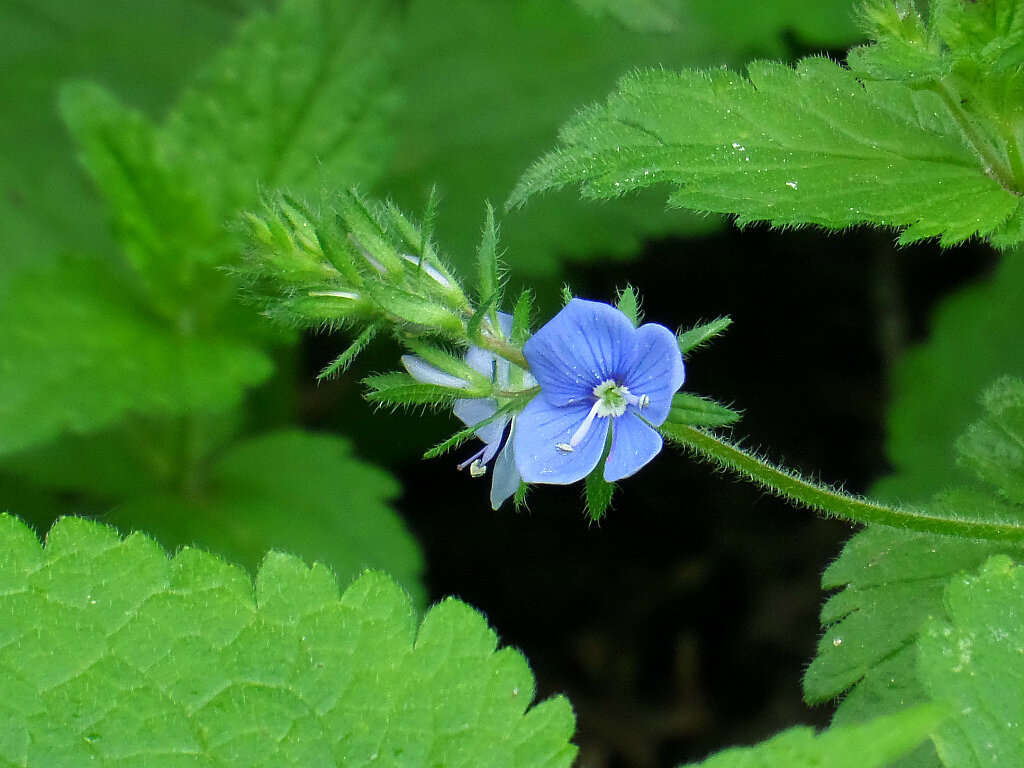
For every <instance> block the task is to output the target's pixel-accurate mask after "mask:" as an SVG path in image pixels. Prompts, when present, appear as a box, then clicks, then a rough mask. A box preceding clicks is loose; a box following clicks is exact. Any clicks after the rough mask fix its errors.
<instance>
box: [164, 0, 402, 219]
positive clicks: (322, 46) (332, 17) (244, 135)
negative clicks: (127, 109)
mask: <svg viewBox="0 0 1024 768" xmlns="http://www.w3.org/2000/svg"><path fill="white" fill-rule="evenodd" d="M384 9H385V3H383V2H379V1H378V0H368V1H364V2H356V0H336V1H334V2H321V0H284V1H283V2H281V3H280V4H278V5H277V7H276V8H275V9H274V10H273V11H272V12H269V13H267V12H258V13H256V14H254V15H253V16H252V17H250V18H249V19H248V20H247V21H246V23H245V24H244V25H242V27H241V28H240V30H239V31H238V34H237V35H236V37H235V39H234V40H233V42H232V43H231V44H230V45H229V46H228V47H226V48H225V49H224V50H223V51H222V52H221V53H220V55H219V56H218V57H217V58H216V59H215V60H214V61H213V62H212V63H211V64H210V65H208V66H207V67H206V68H204V69H203V70H202V71H201V72H200V73H199V75H198V76H197V77H196V78H195V79H194V81H193V83H192V85H191V86H190V87H189V88H188V89H186V90H185V92H184V93H183V94H182V96H181V99H180V100H179V102H178V104H177V106H176V107H175V108H174V109H173V110H172V111H171V113H170V115H169V116H168V119H167V130H168V133H169V137H170V139H171V140H172V141H174V142H176V144H177V146H178V147H179V148H180V151H181V152H182V153H183V154H184V155H187V156H191V157H192V158H193V160H194V162H195V163H196V164H197V165H198V166H199V167H200V168H202V170H204V171H205V172H206V174H208V186H209V188H210V189H214V190H217V191H218V193H219V194H218V200H219V202H220V205H219V206H218V210H219V211H220V212H221V213H222V215H224V216H228V215H229V214H231V213H233V212H234V210H235V209H236V208H238V207H241V206H245V205H249V204H251V202H250V201H253V200H254V199H255V197H256V194H257V191H258V189H259V187H260V185H264V186H267V187H270V188H276V187H291V188H297V189H308V190H310V191H319V188H320V187H321V186H322V185H329V186H331V187H341V186H345V185H347V184H352V183H355V182H356V181H359V182H362V183H368V182H370V181H372V180H373V179H374V178H375V177H376V176H377V174H378V173H379V171H380V166H381V163H382V161H383V155H384V153H385V151H386V148H387V141H386V137H387V131H386V130H385V125H386V117H387V114H388V111H389V109H390V102H391V101H392V98H391V94H390V85H389V81H390V67H389V64H388V61H389V56H388V54H389V52H390V49H391V47H392V45H393V38H392V35H393V29H392V22H391V17H390V16H389V15H388V14H386V13H385V12H384Z"/></svg>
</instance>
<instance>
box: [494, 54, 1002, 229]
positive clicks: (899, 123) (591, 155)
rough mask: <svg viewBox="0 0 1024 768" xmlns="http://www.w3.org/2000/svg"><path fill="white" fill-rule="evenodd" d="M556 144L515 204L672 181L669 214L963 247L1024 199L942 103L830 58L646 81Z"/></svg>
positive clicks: (625, 89)
mask: <svg viewBox="0 0 1024 768" xmlns="http://www.w3.org/2000/svg"><path fill="white" fill-rule="evenodd" d="M560 138H561V145H562V146H561V148H560V149H558V150H556V151H555V152H553V153H551V154H549V155H547V156H546V157H544V158H542V159H541V160H539V161H538V162H537V163H536V164H535V165H534V166H533V167H532V168H531V169H530V170H529V171H528V172H527V174H526V175H525V176H524V177H523V178H522V179H521V181H520V182H519V185H518V186H517V187H516V189H515V191H514V192H513V193H512V197H511V199H510V203H512V204H513V205H518V204H521V203H522V202H523V201H525V200H526V198H527V197H530V196H531V195H535V194H537V193H538V192H542V191H544V190H547V189H551V188H554V187H560V186H563V185H566V184H573V183H579V184H581V185H582V192H583V194H584V195H585V196H587V197H593V198H611V197H617V196H619V195H621V194H623V193H625V192H629V191H632V190H635V189H640V188H643V187H648V186H651V185H653V184H656V183H660V182H667V183H670V184H672V185H673V187H674V191H673V192H672V194H671V196H670V197H669V203H670V204H671V205H675V206H681V207H686V208H692V209H694V210H697V211H708V212H719V213H732V214H735V215H736V216H737V219H738V221H739V223H740V224H743V223H746V222H751V221H768V222H771V223H773V224H776V225H780V226H782V225H796V224H817V225H821V226H826V227H832V228H842V227H847V226H850V225H853V224H858V223H870V224H876V225H882V226H889V227H900V228H905V229H904V231H903V233H902V235H901V241H902V242H912V241H914V240H919V239H923V238H927V237H935V236H941V238H942V241H943V242H944V243H955V242H959V241H961V240H964V239H966V238H969V237H971V236H972V235H974V234H979V233H980V234H987V233H989V232H992V231H993V230H994V229H995V228H996V227H998V226H999V225H1000V224H1001V223H1002V222H1003V221H1004V220H1006V219H1007V217H1008V216H1009V215H1010V214H1011V213H1012V212H1013V211H1014V210H1015V208H1016V207H1017V203H1018V199H1019V198H1018V196H1017V195H1016V194H1013V193H1011V192H1009V191H1007V190H1006V189H1004V188H1003V187H1001V186H1000V184H999V183H997V182H996V181H995V180H994V179H992V178H990V177H989V176H987V175H986V174H985V171H984V169H983V168H982V166H981V164H980V163H979V162H978V160H977V159H976V158H975V156H974V155H973V153H972V151H971V150H970V149H969V148H968V147H967V146H966V145H965V144H964V143H963V141H962V138H961V134H960V131H959V129H958V128H957V126H956V124H955V122H954V121H953V118H952V117H951V116H950V115H949V113H948V110H946V108H945V106H944V105H943V104H942V102H941V100H940V99H939V98H938V96H936V95H934V94H932V93H928V92H916V91H913V90H911V89H910V88H907V87H905V86H903V85H900V84H897V83H871V82H867V83H862V82H860V81H859V80H857V78H856V77H855V76H854V75H853V74H852V73H851V72H850V71H849V70H846V69H844V68H843V67H841V66H839V65H838V64H836V63H834V62H832V61H829V60H827V59H823V58H809V59H804V60H803V61H801V62H800V63H799V64H798V65H797V67H796V68H795V69H794V68H790V67H787V66H784V65H781V64H777V63H771V62H755V63H753V64H751V65H750V66H749V68H748V77H742V76H740V75H738V74H736V73H734V72H729V71H722V70H711V71H692V70H691V71H685V72H682V73H678V74H675V73H671V72H666V71H647V72H639V73H636V74H633V75H630V76H628V77H626V78H624V79H623V80H622V82H621V83H620V85H619V89H618V91H616V92H615V93H613V94H612V95H611V96H610V97H609V99H608V101H607V103H606V104H605V105H598V106H594V107H590V108H588V109H586V110H584V111H583V112H581V113H580V114H578V115H577V116H576V117H575V118H574V119H573V120H572V121H570V122H569V123H568V124H567V125H566V126H564V127H563V128H562V131H561V134H560Z"/></svg>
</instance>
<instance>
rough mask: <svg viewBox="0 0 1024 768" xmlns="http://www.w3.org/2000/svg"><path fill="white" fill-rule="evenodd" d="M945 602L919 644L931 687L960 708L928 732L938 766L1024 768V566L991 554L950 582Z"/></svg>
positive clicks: (954, 707)
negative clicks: (976, 567) (978, 566)
mask: <svg viewBox="0 0 1024 768" xmlns="http://www.w3.org/2000/svg"><path fill="white" fill-rule="evenodd" d="M943 604H944V607H945V614H946V616H942V615H941V614H939V615H937V616H935V617H934V618H933V619H932V620H931V621H930V622H929V623H928V625H927V627H926V628H925V631H924V632H923V634H922V637H921V640H920V644H919V646H920V667H921V676H922V678H923V679H924V681H925V683H926V685H927V687H928V690H929V691H930V693H931V695H932V696H933V697H934V698H935V699H937V700H940V701H948V702H949V704H950V709H951V710H952V711H953V712H955V713H957V716H956V717H955V718H953V719H951V720H950V721H948V722H947V723H945V724H944V725H943V726H941V727H940V728H939V729H938V731H937V732H936V733H935V734H934V736H933V738H934V740H935V747H936V749H937V751H938V753H939V755H940V756H941V757H942V761H943V763H944V764H945V765H947V766H957V768H983V766H997V767H998V766H1006V768H1010V767H1011V766H1020V765H1024V738H1022V733H1021V729H1022V728H1024V685H1022V681H1024V638H1022V636H1021V632H1020V628H1021V626H1024V569H1022V568H1020V567H1019V566H1015V565H1014V563H1013V562H1012V561H1011V560H1010V559H1009V558H1007V557H993V558H992V559H991V560H989V561H988V562H987V563H985V565H984V566H983V567H982V568H981V571H980V572H979V573H978V574H977V575H976V576H975V575H972V576H967V577H962V578H958V579H953V580H952V581H950V582H949V586H948V587H946V589H945V595H944V600H943Z"/></svg>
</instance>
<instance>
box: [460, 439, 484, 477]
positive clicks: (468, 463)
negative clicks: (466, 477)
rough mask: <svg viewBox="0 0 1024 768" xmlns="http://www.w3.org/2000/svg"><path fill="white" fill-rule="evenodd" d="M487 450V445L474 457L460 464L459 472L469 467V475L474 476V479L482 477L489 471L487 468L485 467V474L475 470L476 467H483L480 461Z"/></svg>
mask: <svg viewBox="0 0 1024 768" xmlns="http://www.w3.org/2000/svg"><path fill="white" fill-rule="evenodd" d="M486 450H487V446H486V445H485V446H484V447H483V448H481V449H480V450H479V451H477V452H476V453H474V454H473V455H472V456H470V457H469V458H468V459H466V460H465V461H464V462H462V463H461V464H459V467H458V469H459V472H461V471H462V470H464V469H465V468H466V467H469V474H470V475H472V476H473V477H480V475H482V474H483V473H484V472H486V471H487V467H484V472H479V471H478V470H477V469H474V467H477V466H482V465H481V463H480V459H481V457H482V456H483V455H484V452H485V451H486ZM478 472H479V473H478ZM477 473H478V474H477Z"/></svg>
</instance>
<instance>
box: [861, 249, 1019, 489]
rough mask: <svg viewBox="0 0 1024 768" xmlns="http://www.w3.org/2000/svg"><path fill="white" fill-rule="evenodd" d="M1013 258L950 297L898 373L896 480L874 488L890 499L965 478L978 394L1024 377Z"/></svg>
mask: <svg viewBox="0 0 1024 768" xmlns="http://www.w3.org/2000/svg"><path fill="white" fill-rule="evenodd" d="M1021 255H1022V254H1020V253H1016V252H1015V253H1012V254H1009V258H1005V259H1002V260H1001V261H1000V263H999V266H998V269H997V272H996V273H995V275H993V276H992V277H991V278H989V279H988V280H985V281H982V282H980V283H977V284H975V285H971V286H968V287H967V288H965V289H963V290H961V291H959V292H958V293H956V294H954V295H953V296H950V297H949V298H947V299H945V300H944V301H943V302H942V303H941V304H940V305H939V307H938V308H937V309H936V311H935V313H934V315H933V316H932V318H931V322H930V328H931V334H930V336H929V338H928V340H927V341H926V342H925V343H924V344H922V345H920V346H918V347H916V348H914V349H912V350H910V351H909V352H907V353H906V354H905V355H904V356H903V357H902V359H901V360H900V361H899V363H898V364H897V365H896V367H895V369H894V370H893V373H892V375H891V381H890V385H889V390H890V392H891V396H890V397H891V399H890V404H889V413H888V424H887V434H888V444H887V446H886V452H887V454H888V456H889V461H890V463H891V464H892V465H893V467H894V472H893V475H892V476H891V477H888V478H886V479H884V480H882V481H881V482H879V483H877V484H876V485H875V488H874V489H873V491H872V492H873V493H874V494H875V495H879V496H882V497H885V498H893V499H903V500H906V501H917V500H922V499H927V498H929V497H930V496H931V495H932V494H934V493H935V492H937V491H939V490H942V489H943V488H944V487H945V486H946V485H948V483H949V479H950V477H955V476H956V475H957V474H958V471H957V469H956V459H957V454H956V451H955V450H954V449H953V444H954V441H955V440H956V439H957V438H958V437H959V436H960V435H961V434H963V433H964V431H965V430H966V429H967V427H968V425H969V424H970V423H971V422H972V421H974V420H975V419H976V418H977V417H978V415H979V408H978V405H977V397H978V393H979V392H981V391H982V390H983V389H984V388H985V387H987V386H988V385H989V384H990V383H991V382H993V381H994V380H996V379H998V378H999V377H1001V376H1005V375H1007V374H1011V375H1016V376H1020V375H1022V373H1024V347H1022V345H1021V344H1019V343H1017V340H1018V339H1020V338H1024V313H1022V312H1021V311H1020V308H1021V306H1024V259H1022V258H1019V256H1021Z"/></svg>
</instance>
